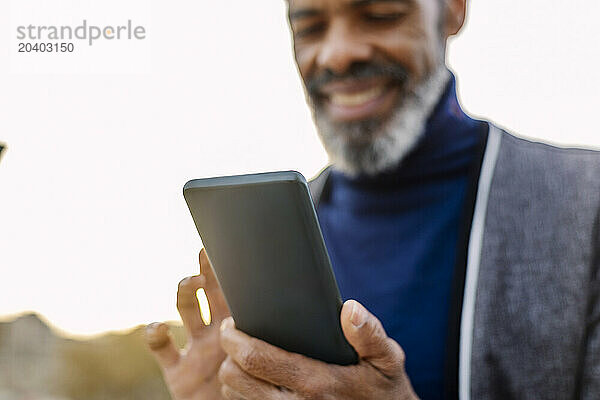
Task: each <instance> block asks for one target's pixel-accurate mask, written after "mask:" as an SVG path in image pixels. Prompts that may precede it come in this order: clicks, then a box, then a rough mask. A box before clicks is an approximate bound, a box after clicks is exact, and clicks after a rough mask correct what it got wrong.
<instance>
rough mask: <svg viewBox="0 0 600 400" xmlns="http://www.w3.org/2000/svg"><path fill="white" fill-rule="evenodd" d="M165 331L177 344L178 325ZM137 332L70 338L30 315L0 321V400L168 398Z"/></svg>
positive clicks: (180, 333)
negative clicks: (172, 336) (169, 332)
mask: <svg viewBox="0 0 600 400" xmlns="http://www.w3.org/2000/svg"><path fill="white" fill-rule="evenodd" d="M171 331H172V332H173V335H174V337H175V341H176V342H177V343H178V344H179V345H180V346H181V345H182V344H183V342H184V333H183V329H182V328H181V327H180V326H177V325H174V324H171ZM143 332H144V328H143V327H142V326H140V327H137V328H134V329H132V330H130V331H128V332H125V333H106V334H105V335H101V336H97V337H94V338H91V339H88V340H76V339H70V338H66V337H63V336H62V335H60V334H58V333H56V332H55V331H54V330H53V329H51V328H50V327H49V326H48V325H47V324H46V323H45V322H43V320H42V319H40V317H39V316H37V315H36V314H26V315H23V316H20V317H18V318H17V319H15V320H14V321H11V322H0V400H84V399H85V400H100V399H102V400H108V399H110V400H125V399H128V400H137V399H140V400H142V399H144V400H167V399H170V396H169V394H168V391H167V389H166V386H165V384H164V382H163V380H162V377H161V374H160V370H159V368H158V366H157V364H156V363H155V361H154V359H153V358H152V355H151V354H150V352H149V350H148V349H147V347H146V345H145V342H144V338H143Z"/></svg>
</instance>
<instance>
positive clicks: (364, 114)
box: [289, 0, 447, 174]
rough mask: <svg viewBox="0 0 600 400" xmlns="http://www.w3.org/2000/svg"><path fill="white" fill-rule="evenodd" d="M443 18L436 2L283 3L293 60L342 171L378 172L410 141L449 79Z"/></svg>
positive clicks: (355, 0)
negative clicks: (446, 78)
mask: <svg viewBox="0 0 600 400" xmlns="http://www.w3.org/2000/svg"><path fill="white" fill-rule="evenodd" d="M441 16H442V8H441V5H440V0H289V18H290V25H291V28H292V32H293V37H294V50H295V56H296V62H297V64H298V68H299V71H300V74H301V76H302V79H303V81H304V84H305V87H306V90H307V94H308V100H309V103H310V104H311V107H312V109H313V115H314V117H315V121H316V123H317V128H318V129H319V133H320V135H321V139H322V140H323V143H324V145H325V148H326V149H327V150H328V152H329V154H330V157H331V158H332V161H334V164H340V165H338V166H341V169H342V170H345V171H346V172H348V173H350V174H360V173H366V174H374V173H377V172H380V170H383V169H386V168H389V167H391V166H392V165H391V164H393V163H394V162H397V161H399V160H398V159H399V158H401V157H402V156H403V154H404V153H406V152H407V151H408V150H409V148H410V147H412V145H413V144H414V143H415V142H416V139H417V137H418V136H419V134H420V131H422V130H423V129H422V128H423V125H424V121H422V120H424V119H426V117H427V115H428V114H429V112H430V111H431V110H430V109H431V108H432V107H433V105H434V104H435V102H436V101H437V98H438V97H439V94H441V93H438V92H441V89H440V87H439V86H440V85H441V86H442V87H443V86H444V83H445V79H444V77H447V75H446V73H445V72H446V71H445V68H444V48H445V38H446V35H445V33H444V32H443V24H442V23H440V21H442V20H443V18H441ZM442 70H443V72H442ZM438 75H439V76H438ZM442 75H443V76H442ZM432 80H433V81H434V82H432ZM423 97H424V98H423ZM432 97H435V99H433V100H432V99H431V98H432ZM431 102H433V103H434V104H433V105H431V104H428V103H431ZM425 103H427V104H425ZM415 112H416V113H417V114H419V113H421V114H423V113H425V114H427V115H425V116H423V115H413V114H414V113H415ZM406 114H409V115H406ZM411 130H412V131H411ZM402 131H407V132H402ZM408 131H411V132H408ZM413 131H419V132H418V133H416V132H413ZM398 140H400V142H401V144H400V145H398V144H394V143H392V142H394V141H398ZM394 146H395V147H394ZM390 147H392V148H390ZM390 151H391V152H393V153H396V154H391V155H390V154H383V155H382V154H381V153H386V152H387V153H389V152H390ZM398 153H402V154H398ZM382 157H383V158H384V160H380V158H382Z"/></svg>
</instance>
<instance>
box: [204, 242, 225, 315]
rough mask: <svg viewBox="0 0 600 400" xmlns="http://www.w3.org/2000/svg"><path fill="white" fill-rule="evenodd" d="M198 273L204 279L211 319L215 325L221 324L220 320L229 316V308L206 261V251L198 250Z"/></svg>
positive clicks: (207, 260) (212, 270) (209, 264)
mask: <svg viewBox="0 0 600 400" xmlns="http://www.w3.org/2000/svg"><path fill="white" fill-rule="evenodd" d="M200 273H201V274H202V275H203V276H204V277H205V278H206V284H205V285H204V290H205V291H206V295H207V296H208V302H209V305H210V312H211V315H212V318H213V320H214V321H215V322H216V323H221V321H222V320H224V319H225V318H227V317H228V316H229V315H230V313H229V307H227V302H226V301H225V297H224V296H223V291H222V290H221V286H219V282H218V281H217V277H216V276H215V272H214V269H213V267H212V265H211V263H210V260H209V259H208V255H207V253H206V249H202V250H200Z"/></svg>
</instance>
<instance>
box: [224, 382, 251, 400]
mask: <svg viewBox="0 0 600 400" xmlns="http://www.w3.org/2000/svg"><path fill="white" fill-rule="evenodd" d="M221 396H223V398H224V399H226V400H246V398H245V397H244V396H242V395H241V394H239V393H238V392H236V391H235V390H233V389H232V388H230V387H229V386H226V385H223V386H221Z"/></svg>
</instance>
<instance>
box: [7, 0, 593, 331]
mask: <svg viewBox="0 0 600 400" xmlns="http://www.w3.org/2000/svg"><path fill="white" fill-rule="evenodd" d="M44 4H45V6H44ZM9 5H12V9H11V7H9ZM44 7H45V8H44ZM599 14H600V3H599V2H597V1H592V0H572V1H569V2H565V1H564V0H563V1H558V0H544V1H542V0H528V1H523V0H502V1H499V0H496V1H489V0H485V1H471V4H470V9H469V17H468V23H467V25H466V27H465V29H464V31H463V33H462V34H461V35H460V36H459V37H458V38H456V39H455V40H453V42H452V44H451V46H450V50H449V63H450V65H451V67H452V68H453V70H454V71H455V72H456V75H457V79H458V83H459V94H460V98H461V100H462V102H463V105H464V107H465V109H466V110H467V111H469V112H471V113H473V114H476V115H479V116H483V117H486V118H489V119H492V120H494V121H496V122H498V123H499V124H501V125H503V126H505V127H507V128H509V129H511V130H513V131H515V132H518V133H520V134H523V135H528V136H532V137H539V138H543V139H546V140H551V141H554V142H558V143H564V144H587V145H594V146H600V130H599V129H598V124H597V115H598V111H597V107H598V106H599V105H600V76H599V74H598V71H600V47H599V46H598V38H600V25H599V24H598V23H597V15H599ZM65 18H66V19H65ZM83 18H87V19H88V20H89V21H90V22H92V23H96V24H98V25H100V24H110V23H114V24H118V23H121V22H123V21H126V20H127V19H132V20H133V21H134V23H139V24H143V25H144V26H145V27H146V30H147V39H146V40H145V41H144V43H143V44H140V43H137V44H138V45H139V46H141V47H136V46H134V45H135V44H131V43H130V44H127V45H128V46H130V45H131V46H133V47H127V48H125V47H118V46H114V47H112V48H111V47H110V46H108V45H107V44H106V43H105V44H98V45H96V44H95V45H94V47H93V48H91V49H90V48H87V49H83V48H82V49H81V52H80V53H75V54H73V55H71V58H70V59H67V58H62V59H60V62H61V63H63V64H56V63H55V61H56V60H57V59H56V58H55V59H51V58H49V57H44V56H45V55H44V54H37V55H33V56H29V58H15V57H16V56H17V53H16V43H15V42H14V36H15V35H16V31H15V29H16V25H22V24H23V25H25V24H28V23H33V22H35V23H38V22H37V21H39V22H40V23H41V24H44V23H46V24H51V23H63V24H64V23H72V24H76V23H80V22H81V20H82V19H83ZM53 21H57V22H53ZM65 21H66V22H65ZM0 27H2V28H0V54H2V56H1V58H0V59H1V60H3V61H4V62H1V63H0V141H4V142H6V143H7V144H8V146H9V148H8V151H7V152H6V154H5V157H4V158H3V159H2V161H0V272H1V275H0V318H4V319H7V318H11V316H13V315H14V314H16V313H20V312H22V311H26V310H35V311H36V312H39V313H41V314H42V315H44V316H45V317H46V318H47V319H48V320H49V321H51V322H52V323H53V324H55V325H56V326H58V327H59V328H61V329H63V330H65V331H67V332H69V333H72V334H90V333H97V332H101V331H105V330H114V329H123V328H128V327H131V326H134V325H137V324H140V323H147V322H151V321H154V320H169V319H178V315H177V311H176V308H175V292H176V286H177V282H178V281H179V280H180V279H181V278H183V277H185V276H187V275H190V274H194V273H196V272H197V270H198V267H197V254H198V250H199V249H200V240H199V238H198V235H197V232H196V231H195V227H194V225H193V222H192V219H191V217H190V216H189V212H188V210H187V207H186V205H185V202H184V200H183V196H182V187H183V184H184V183H185V182H186V181H187V180H189V179H192V178H199V177H207V176H214V175H224V174H235V173H247V172H257V171H269V170H280V169H296V170H299V171H301V172H302V173H304V174H305V175H306V176H312V175H314V174H315V173H316V172H317V171H318V170H319V169H320V168H321V167H322V166H323V165H324V164H325V162H326V156H325V154H324V152H323V150H322V149H321V147H320V144H319V141H318V139H317V137H316V134H315V133H314V128H313V127H312V122H311V120H310V115H309V112H308V109H307V107H306V106H305V104H304V98H303V93H302V90H301V86H300V83H299V79H298V77H297V75H296V70H295V66H294V65H293V63H292V53H291V48H290V41H289V32H288V28H287V24H286V21H285V9H284V2H283V0H280V1H279V0H275V1H241V0H239V1H235V2H231V1H227V2H225V1H210V2H200V1H192V0H177V1H170V2H164V1H156V0H152V1H142V0H135V1H133V0H129V1H124V0H120V1H119V0H106V1H102V2H100V1H96V2H92V1H90V0H88V1H81V0H54V1H45V2H44V1H43V0H11V1H10V2H9V1H3V2H1V3H0ZM96 46H97V47H96ZM123 46H125V44H123ZM124 49H125V50H127V51H125V50H124ZM128 49H129V50H128ZM118 51H121V53H118ZM123 51H125V53H123ZM52 60H54V61H52ZM57 65H58V66H57ZM57 68H64V70H61V69H58V70H57ZM48 72H52V73H48ZM56 72H62V73H56Z"/></svg>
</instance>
